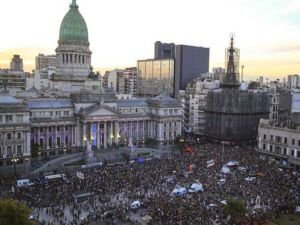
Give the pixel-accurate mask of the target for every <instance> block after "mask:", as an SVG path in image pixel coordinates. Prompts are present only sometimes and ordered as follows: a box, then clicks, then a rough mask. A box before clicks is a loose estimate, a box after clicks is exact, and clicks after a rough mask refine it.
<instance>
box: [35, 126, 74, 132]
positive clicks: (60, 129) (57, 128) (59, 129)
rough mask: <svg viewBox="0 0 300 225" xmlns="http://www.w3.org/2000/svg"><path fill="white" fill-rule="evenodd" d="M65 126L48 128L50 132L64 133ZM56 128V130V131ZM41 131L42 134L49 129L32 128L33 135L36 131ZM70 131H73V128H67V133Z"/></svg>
mask: <svg viewBox="0 0 300 225" xmlns="http://www.w3.org/2000/svg"><path fill="white" fill-rule="evenodd" d="M63 127H64V126H57V127H48V131H49V132H52V131H55V130H56V131H62V130H63ZM55 128H56V129H55ZM38 129H39V131H40V133H43V132H46V131H47V127H40V128H38V127H36V128H31V133H35V132H36V131H38ZM69 129H71V126H65V131H68V130H69Z"/></svg>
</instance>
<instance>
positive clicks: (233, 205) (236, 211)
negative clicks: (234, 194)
mask: <svg viewBox="0 0 300 225" xmlns="http://www.w3.org/2000/svg"><path fill="white" fill-rule="evenodd" d="M223 213H224V215H225V216H230V217H231V219H230V224H244V219H245V217H246V213H247V209H246V206H245V203H244V202H242V201H239V200H235V199H229V200H228V201H227V205H226V206H224V208H223Z"/></svg>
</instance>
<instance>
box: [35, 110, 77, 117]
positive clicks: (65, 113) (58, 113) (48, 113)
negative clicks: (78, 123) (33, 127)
mask: <svg viewBox="0 0 300 225" xmlns="http://www.w3.org/2000/svg"><path fill="white" fill-rule="evenodd" d="M70 114H71V113H70V111H55V112H52V111H43V112H31V113H30V116H31V117H32V116H33V117H47V116H51V117H52V116H53V115H55V116H69V115H70Z"/></svg>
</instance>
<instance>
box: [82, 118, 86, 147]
mask: <svg viewBox="0 0 300 225" xmlns="http://www.w3.org/2000/svg"><path fill="white" fill-rule="evenodd" d="M82 138H83V147H84V148H85V146H86V140H87V136H86V123H83V133H82Z"/></svg>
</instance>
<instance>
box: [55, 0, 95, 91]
mask: <svg viewBox="0 0 300 225" xmlns="http://www.w3.org/2000/svg"><path fill="white" fill-rule="evenodd" d="M78 8H79V7H78V5H77V4H76V0H72V3H71V4H70V9H69V11H68V12H67V14H66V15H65V17H64V18H63V21H62V23H61V26H60V31H59V40H58V47H57V49H56V58H57V62H56V74H54V75H53V77H52V84H53V88H57V89H59V90H64V91H66V90H67V91H70V92H77V91H80V90H81V89H82V87H83V86H84V82H85V81H86V80H87V79H88V77H89V75H90V73H91V55H92V52H91V51H90V49H89V45H90V43H89V35H88V28H87V25H86V22H85V20H84V18H83V16H82V15H81V14H80V12H79V9H78Z"/></svg>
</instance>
